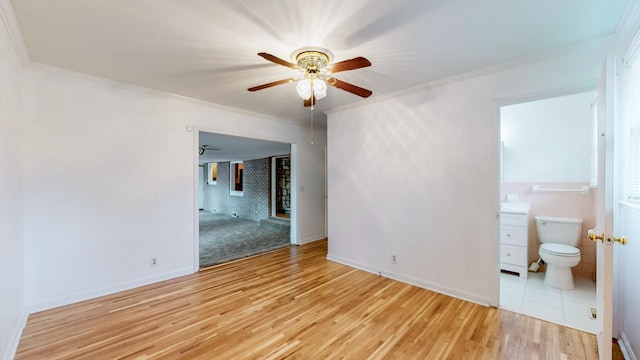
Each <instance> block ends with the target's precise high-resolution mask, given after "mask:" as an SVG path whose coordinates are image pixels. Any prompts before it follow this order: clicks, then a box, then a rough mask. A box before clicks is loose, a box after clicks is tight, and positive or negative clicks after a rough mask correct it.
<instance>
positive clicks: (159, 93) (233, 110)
mask: <svg viewBox="0 0 640 360" xmlns="http://www.w3.org/2000/svg"><path fill="white" fill-rule="evenodd" d="M0 1H2V0H0ZM25 68H31V69H34V70H40V71H47V72H52V73H58V74H62V75H68V76H72V77H75V78H78V79H82V80H88V81H94V82H97V83H101V84H103V85H107V86H122V87H124V88H125V89H129V90H132V91H137V92H140V93H142V94H147V95H153V96H158V97H163V98H168V99H173V100H178V101H183V102H185V103H187V104H192V105H200V106H206V107H208V108H212V109H216V110H221V111H227V112H231V113H234V114H241V115H247V116H253V117H257V118H260V119H267V120H275V121H279V122H283V123H287V124H289V125H295V126H300V124H301V121H298V120H292V119H286V118H280V117H276V116H271V115H266V114H261V113H256V112H251V111H249V110H243V109H239V108H235V107H231V106H227V105H222V104H218V103H214V102H210V101H206V100H201V99H196V98H192V97H188V96H184V95H178V94H173V93H169V92H165V91H161V90H156V89H151V88H148V87H144V86H141V85H135V84H131V83H125V82H121V81H117V80H111V79H107V78H103V77H99V76H96V75H89V74H85V73H82V72H79V71H74V70H70V69H64V68H59V67H56V66H53V65H48V64H43V63H38V62H33V61H31V62H29V63H28V64H26V65H25ZM205 131H206V130H205ZM208 132H214V133H220V132H219V131H215V130H214V131H208ZM239 136H243V135H239ZM244 137H247V136H246V135H244ZM287 142H290V141H287Z"/></svg>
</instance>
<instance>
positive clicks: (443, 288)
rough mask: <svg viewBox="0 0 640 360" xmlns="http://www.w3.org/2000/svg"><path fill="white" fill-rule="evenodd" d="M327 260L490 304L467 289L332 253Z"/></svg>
mask: <svg viewBox="0 0 640 360" xmlns="http://www.w3.org/2000/svg"><path fill="white" fill-rule="evenodd" d="M327 260H329V261H333V262H337V263H340V264H343V265H347V266H350V267H353V268H356V269H360V270H362V271H366V272H369V273H372V274H375V275H379V276H382V277H386V278H389V279H392V280H396V281H400V282H403V283H405V284H409V285H413V286H417V287H420V288H423V289H427V290H431V291H435V292H437V293H440V294H444V295H447V296H451V297H454V298H457V299H461V300H465V301H469V302H472V303H475V304H478V305H482V306H491V302H490V299H489V298H487V297H485V296H482V295H479V294H474V293H470V292H467V291H460V290H459V289H456V288H452V287H448V286H442V285H440V284H436V283H433V282H430V281H424V280H421V279H417V278H414V277H411V276H406V275H402V274H398V273H395V272H391V271H387V270H384V269H378V268H375V267H372V266H369V265H366V264H363V263H360V262H357V261H352V260H348V259H345V258H342V257H339V256H335V255H332V254H327Z"/></svg>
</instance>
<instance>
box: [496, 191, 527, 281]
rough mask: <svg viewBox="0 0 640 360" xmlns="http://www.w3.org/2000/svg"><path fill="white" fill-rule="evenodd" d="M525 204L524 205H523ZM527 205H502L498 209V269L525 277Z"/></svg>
mask: <svg viewBox="0 0 640 360" xmlns="http://www.w3.org/2000/svg"><path fill="white" fill-rule="evenodd" d="M525 205H526V206H525ZM528 251H529V206H528V204H522V206H521V207H516V206H512V207H511V208H509V207H507V206H503V207H502V209H501V211H500V269H502V270H507V271H512V272H517V273H519V274H520V277H521V278H524V279H526V278H527V276H528V270H529V264H528V262H529V254H528Z"/></svg>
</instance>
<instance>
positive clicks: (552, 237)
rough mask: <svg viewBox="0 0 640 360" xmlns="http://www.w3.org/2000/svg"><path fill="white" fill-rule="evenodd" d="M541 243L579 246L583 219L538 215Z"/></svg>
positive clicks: (537, 225)
mask: <svg viewBox="0 0 640 360" xmlns="http://www.w3.org/2000/svg"><path fill="white" fill-rule="evenodd" d="M536 229H537V230H538V241H540V243H542V244H544V243H554V244H564V245H569V246H574V247H576V246H578V244H579V243H580V236H581V235H582V219H571V218H559V217H550V216H536Z"/></svg>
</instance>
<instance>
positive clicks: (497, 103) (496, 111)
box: [490, 82, 598, 307]
mask: <svg viewBox="0 0 640 360" xmlns="http://www.w3.org/2000/svg"><path fill="white" fill-rule="evenodd" d="M597 86H598V84H597V82H594V83H593V84H590V85H585V84H584V83H580V84H574V85H569V86H565V87H559V88H552V89H548V90H543V91H531V92H524V93H521V94H517V95H512V96H505V97H500V98H496V99H494V100H493V101H492V104H491V106H492V112H493V117H492V118H493V124H492V127H493V133H494V141H493V147H494V148H493V151H494V154H495V156H494V159H495V161H496V163H497V166H496V169H497V170H496V171H497V172H496V175H495V178H496V180H497V181H496V186H497V189H498V190H497V194H498V197H497V198H496V208H497V209H498V213H497V214H496V219H497V221H496V223H495V229H496V234H497V237H496V240H495V243H494V248H495V252H496V254H499V253H500V220H499V219H500V196H501V193H500V188H501V182H502V178H501V176H500V175H501V166H502V164H501V162H500V153H501V150H500V147H501V143H500V126H501V123H500V120H501V119H500V108H501V107H503V106H509V105H516V104H520V103H525V102H529V101H536V100H543V99H548V98H554V97H560V96H566V95H572V94H577V93H581V92H587V91H596V90H597ZM494 261H495V268H496V269H497V271H496V275H495V276H496V277H495V279H496V280H495V281H496V283H495V286H494V290H495V291H494V292H493V294H492V296H491V298H490V304H491V306H495V307H500V257H499V256H498V255H496V256H495V257H494Z"/></svg>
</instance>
